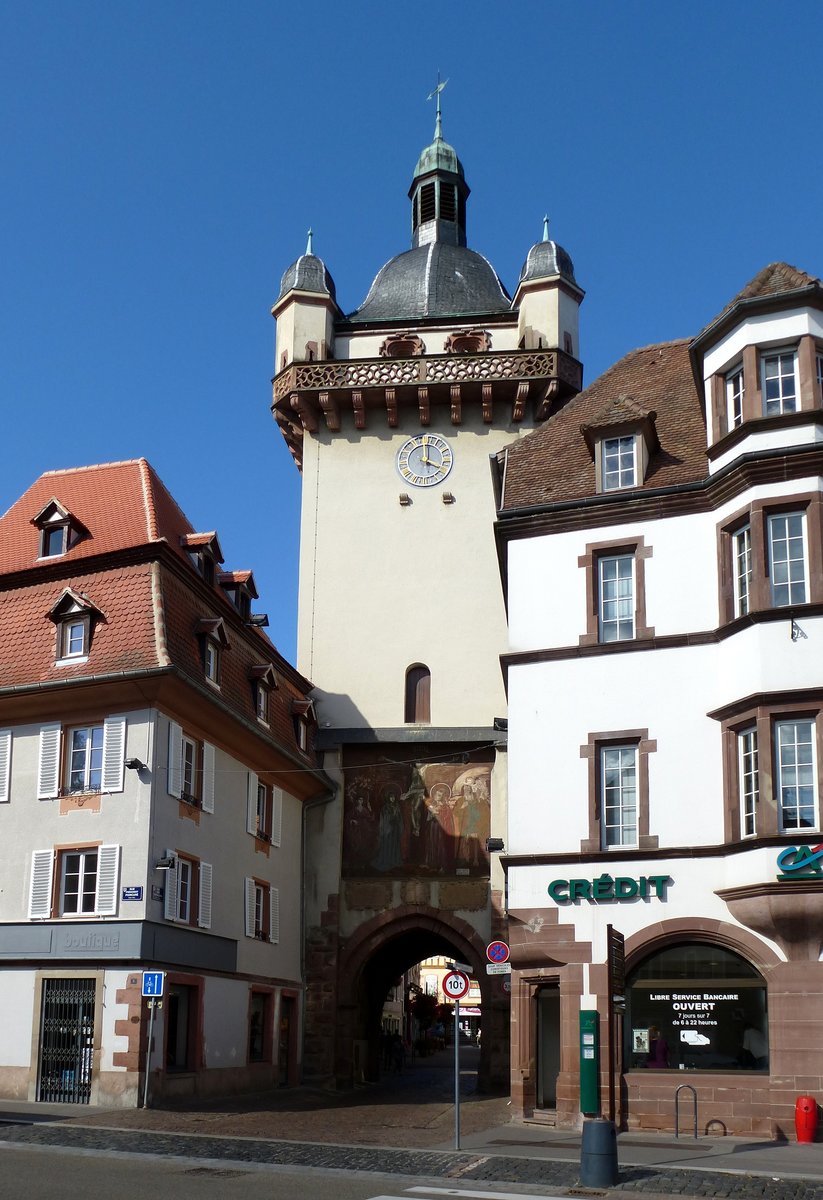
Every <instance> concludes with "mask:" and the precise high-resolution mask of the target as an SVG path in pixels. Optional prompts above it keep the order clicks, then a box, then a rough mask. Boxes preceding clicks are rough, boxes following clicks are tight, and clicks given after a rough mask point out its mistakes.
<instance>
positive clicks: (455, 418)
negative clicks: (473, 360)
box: [449, 383, 461, 425]
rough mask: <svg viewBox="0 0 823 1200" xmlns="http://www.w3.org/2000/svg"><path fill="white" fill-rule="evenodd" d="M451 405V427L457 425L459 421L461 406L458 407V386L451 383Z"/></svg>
mask: <svg viewBox="0 0 823 1200" xmlns="http://www.w3.org/2000/svg"><path fill="white" fill-rule="evenodd" d="M449 392H450V394H451V403H452V425H459V424H460V421H461V405H460V384H459V383H453V384H452V385H451V387H450V388H449Z"/></svg>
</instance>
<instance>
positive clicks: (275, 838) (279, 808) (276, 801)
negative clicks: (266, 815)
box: [271, 787, 283, 846]
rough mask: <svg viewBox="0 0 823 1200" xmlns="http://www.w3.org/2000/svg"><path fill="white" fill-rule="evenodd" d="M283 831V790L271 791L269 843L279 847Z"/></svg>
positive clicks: (274, 789) (275, 789)
mask: <svg viewBox="0 0 823 1200" xmlns="http://www.w3.org/2000/svg"><path fill="white" fill-rule="evenodd" d="M282 829H283V790H282V788H278V787H276V788H272V790H271V841H272V845H273V846H279V845H280V834H281V832H282Z"/></svg>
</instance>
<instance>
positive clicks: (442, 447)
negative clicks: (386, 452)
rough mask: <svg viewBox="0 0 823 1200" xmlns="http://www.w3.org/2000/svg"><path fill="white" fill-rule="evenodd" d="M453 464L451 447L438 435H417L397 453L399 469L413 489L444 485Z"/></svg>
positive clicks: (407, 440)
mask: <svg viewBox="0 0 823 1200" xmlns="http://www.w3.org/2000/svg"><path fill="white" fill-rule="evenodd" d="M453 463H454V455H453V453H452V448H451V446H450V445H449V443H448V442H447V441H446V439H445V438H442V437H439V436H438V435H437V434H436V433H418V434H415V436H414V437H410V438H407V439H406V441H405V442H404V443H403V445H402V446H401V447H400V449H399V450H398V451H397V469H398V471H399V472H400V474H401V475H402V476H403V478H404V479H405V481H406V483H410V484H411V485H412V487H432V486H433V485H434V484H436V483H442V482H443V480H444V479H445V478H446V476H447V475H448V474H449V472H450V471H451V469H452V465H453Z"/></svg>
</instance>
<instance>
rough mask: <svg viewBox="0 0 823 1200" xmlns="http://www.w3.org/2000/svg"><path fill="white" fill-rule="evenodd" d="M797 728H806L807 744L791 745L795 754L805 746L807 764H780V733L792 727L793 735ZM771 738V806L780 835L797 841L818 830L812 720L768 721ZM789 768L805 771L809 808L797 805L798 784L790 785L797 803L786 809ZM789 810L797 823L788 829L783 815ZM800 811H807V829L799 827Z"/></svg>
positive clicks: (815, 754)
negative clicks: (795, 793) (808, 809)
mask: <svg viewBox="0 0 823 1200" xmlns="http://www.w3.org/2000/svg"><path fill="white" fill-rule="evenodd" d="M800 726H806V727H808V729H809V734H810V736H809V739H808V742H803V743H801V742H799V741H798V739H797V737H796V736H795V740H794V743H793V745H794V750H795V754H797V751H798V747H799V746H800V745H808V746H809V756H808V761H807V762H803V763H795V764H792V763H787V762H784V761H783V756H782V754H781V750H782V745H783V744H782V742H781V738H780V731H781V730H782V729H787V728H789V727H793V728H794V729H795V731H797V730H798V729H799V727H800ZM772 736H773V738H774V794H775V805H776V807H777V820H778V832H779V833H782V834H789V835H791V836H792V837H798V836H802V835H803V834H805V833H811V832H814V831H815V830H817V829H819V828H820V807H819V806H820V790H819V787H818V783H817V770H818V768H817V759H818V753H817V737H816V723H815V720H814V718H813V717H803V716H794V717H777V718H775V719H774V720H773V721H772ZM792 767H794V769H797V768H798V767H806V768H807V769H808V771H809V773H810V775H811V784H810V785H808V784H807V785H805V786H807V787H808V786H811V791H812V797H811V803H810V804H808V803H807V804H805V805H804V804H801V802H800V798H799V792H800V789H801V787H802V786H803V785H801V784H800V783H799V782H798V783H795V784H794V788H795V789H796V791H797V793H798V798H797V802H796V803H795V804H793V805H787V804H786V803H785V798H784V797H785V792H786V791H787V790H788V788H789V786H790V785H788V784H787V783H786V782H785V781H784V772H788V771H789V770H791V769H792ZM790 808H792V809H796V810H797V818H796V820H797V823H796V824H794V825H789V824H788V823H787V821H786V813H787V811H788V810H789V809H790ZM803 808H811V816H812V822H811V824H810V825H802V824H800V812H801V809H803Z"/></svg>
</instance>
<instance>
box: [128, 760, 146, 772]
mask: <svg viewBox="0 0 823 1200" xmlns="http://www.w3.org/2000/svg"><path fill="white" fill-rule="evenodd" d="M126 766H127V767H128V769H129V770H130V771H145V769H146V764H145V763H144V762H141V761H140V759H139V758H127V759H126Z"/></svg>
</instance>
